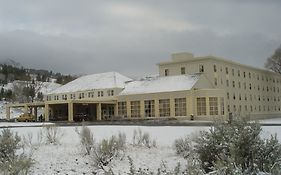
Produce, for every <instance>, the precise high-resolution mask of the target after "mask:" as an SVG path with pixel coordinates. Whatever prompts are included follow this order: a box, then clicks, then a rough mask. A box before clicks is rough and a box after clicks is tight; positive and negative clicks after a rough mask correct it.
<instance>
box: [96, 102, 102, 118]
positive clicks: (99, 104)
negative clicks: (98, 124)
mask: <svg viewBox="0 0 281 175" xmlns="http://www.w3.org/2000/svg"><path fill="white" fill-rule="evenodd" d="M97 120H99V121H100V120H101V103H98V104H97Z"/></svg>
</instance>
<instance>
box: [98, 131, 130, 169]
mask: <svg viewBox="0 0 281 175" xmlns="http://www.w3.org/2000/svg"><path fill="white" fill-rule="evenodd" d="M125 149H126V135H125V134H124V133H123V134H122V133H119V134H118V136H111V137H110V138H109V139H103V140H102V141H101V142H100V143H98V144H97V145H96V146H95V147H94V148H93V159H94V166H95V168H96V169H101V170H103V171H104V172H105V173H109V172H111V169H110V166H109V164H110V162H111V161H112V160H113V159H114V158H117V157H120V156H122V154H124V151H125ZM111 174H112V172H111Z"/></svg>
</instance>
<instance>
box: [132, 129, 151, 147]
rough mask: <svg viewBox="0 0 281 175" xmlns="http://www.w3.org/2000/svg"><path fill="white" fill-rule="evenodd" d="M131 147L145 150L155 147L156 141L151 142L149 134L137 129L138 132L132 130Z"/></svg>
mask: <svg viewBox="0 0 281 175" xmlns="http://www.w3.org/2000/svg"><path fill="white" fill-rule="evenodd" d="M133 145H134V146H144V147H147V148H151V147H156V140H151V138H150V135H149V133H147V132H143V131H142V130H141V129H140V128H139V129H138V130H134V135H133Z"/></svg>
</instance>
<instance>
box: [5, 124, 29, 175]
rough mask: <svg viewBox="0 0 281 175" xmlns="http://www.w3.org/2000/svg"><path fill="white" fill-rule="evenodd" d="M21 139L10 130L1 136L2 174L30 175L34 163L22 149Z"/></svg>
mask: <svg viewBox="0 0 281 175" xmlns="http://www.w3.org/2000/svg"><path fill="white" fill-rule="evenodd" d="M20 142H21V138H20V137H19V136H18V135H17V134H14V133H13V132H12V131H11V130H10V129H3V130H2V132H1V134H0V174H1V175H2V174H3V175H17V174H28V171H29V169H30V168H31V166H32V164H33V161H32V159H31V157H29V156H27V155H25V154H24V152H23V151H22V149H21V144H20Z"/></svg>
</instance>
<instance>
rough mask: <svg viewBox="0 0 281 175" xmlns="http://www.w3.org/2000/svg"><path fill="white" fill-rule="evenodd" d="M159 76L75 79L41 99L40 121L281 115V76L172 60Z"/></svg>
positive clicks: (189, 58)
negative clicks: (41, 119)
mask: <svg viewBox="0 0 281 175" xmlns="http://www.w3.org/2000/svg"><path fill="white" fill-rule="evenodd" d="M158 66H159V76H157V77H150V78H145V79H142V80H132V79H131V78H128V77H126V76H123V75H121V74H119V73H117V72H108V73H101V74H93V75H87V76H83V77H80V78H78V79H76V80H74V81H72V82H70V83H68V84H66V85H64V86H62V87H60V88H58V89H56V90H54V91H53V92H51V93H50V94H48V95H46V97H45V103H44V104H45V120H47V121H49V120H68V121H77V120H79V119H80V117H81V116H87V118H88V120H90V121H96V120H108V119H110V120H111V119H117V118H118V119H119V118H123V119H130V120H133V119H153V118H155V119H156V118H187V119H190V118H194V119H195V120H200V119H210V120H211V119H213V118H227V117H228V116H229V114H230V113H233V114H234V115H237V116H243V117H245V116H251V117H253V118H261V117H263V118H264V117H271V116H279V115H280V114H281V102H280V98H281V76H280V75H279V74H276V73H273V72H270V71H267V70H263V69H258V68H254V67H251V66H247V65H242V64H239V63H235V62H232V61H228V60H225V59H222V58H217V57H214V56H204V57H194V56H193V54H191V53H176V54H172V60H171V61H167V62H162V63H159V64H158Z"/></svg>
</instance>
